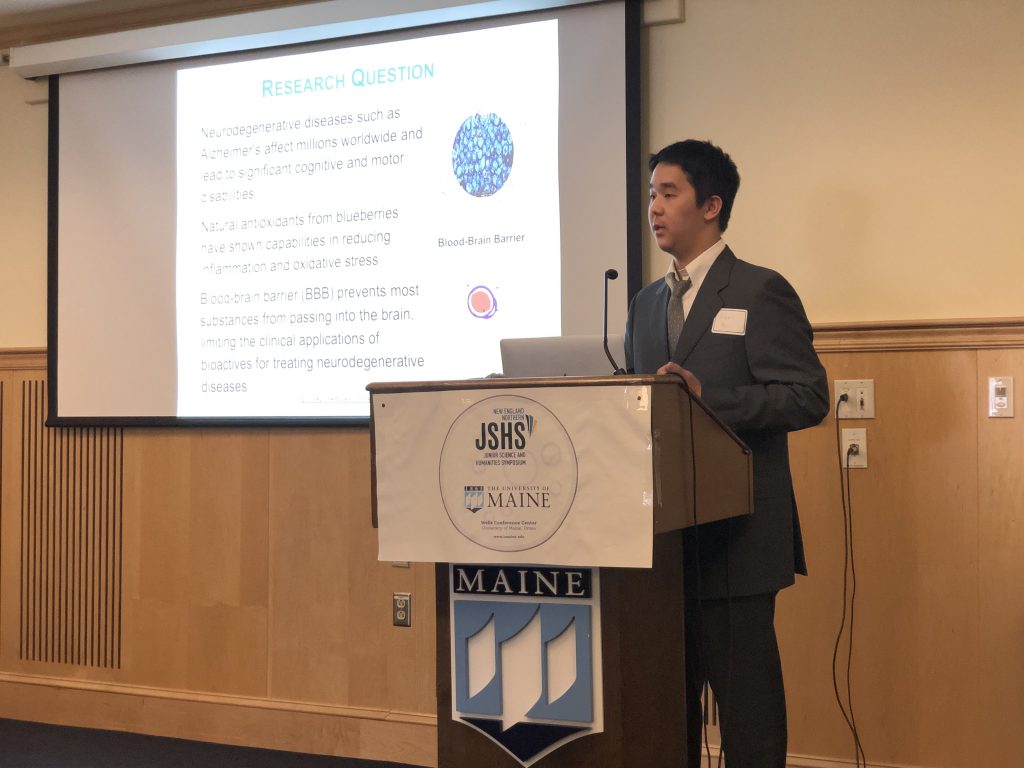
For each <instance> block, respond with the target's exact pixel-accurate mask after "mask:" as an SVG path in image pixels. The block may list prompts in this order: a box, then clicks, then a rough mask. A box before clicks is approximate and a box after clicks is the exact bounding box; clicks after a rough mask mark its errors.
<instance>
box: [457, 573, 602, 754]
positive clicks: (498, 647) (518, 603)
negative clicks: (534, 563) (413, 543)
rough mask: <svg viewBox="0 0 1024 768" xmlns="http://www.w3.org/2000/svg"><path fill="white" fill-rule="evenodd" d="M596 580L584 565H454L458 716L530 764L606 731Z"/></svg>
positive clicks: (595, 575)
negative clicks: (598, 695) (575, 741)
mask: <svg viewBox="0 0 1024 768" xmlns="http://www.w3.org/2000/svg"><path fill="white" fill-rule="evenodd" d="M596 582H597V573H596V571H592V570H591V569H585V568H584V569H567V568H551V567H528V566H514V567H513V566H465V565H453V566H452V567H451V624H452V677H453V680H452V683H453V686H452V698H453V701H452V712H453V717H454V718H455V719H457V720H461V721H462V722H464V723H466V724H467V725H470V726H472V727H474V728H477V729H478V730H480V731H482V732H483V733H484V734H486V735H487V736H489V737H490V738H491V739H493V740H494V741H496V742H497V743H498V744H499V745H501V746H502V747H503V748H504V749H505V750H506V751H508V752H509V753H510V754H511V755H513V756H514V757H515V758H516V759H517V760H518V761H519V762H520V763H521V764H522V765H524V766H529V765H531V764H532V763H533V762H535V761H537V760H539V759H540V758H541V757H543V756H544V755H546V754H548V753H549V752H551V751H552V750H554V749H557V748H558V747H560V746H562V745H563V744H565V743H567V742H569V741H571V740H573V739H575V738H579V737H581V736H586V735H588V734H591V733H599V732H601V731H602V730H604V723H603V714H602V712H603V708H602V706H601V702H600V700H599V697H597V696H595V692H599V691H600V679H599V678H600V672H599V670H600V640H599V637H600V632H599V630H600V613H599V608H598V604H597V595H596V588H597V583H596ZM595 670H597V672H596V673H595ZM595 678H597V679H595Z"/></svg>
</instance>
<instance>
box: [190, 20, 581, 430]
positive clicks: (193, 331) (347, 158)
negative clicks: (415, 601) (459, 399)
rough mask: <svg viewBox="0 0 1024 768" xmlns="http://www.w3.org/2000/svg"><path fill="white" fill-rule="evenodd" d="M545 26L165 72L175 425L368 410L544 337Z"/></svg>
mask: <svg viewBox="0 0 1024 768" xmlns="http://www.w3.org/2000/svg"><path fill="white" fill-rule="evenodd" d="M557 24H558V22H557V21H541V22H535V23H529V24H521V25H515V26H508V27H502V28H496V29H489V30H481V31H473V32H461V33H458V34H449V35H440V36H435V37H428V38H422V39H415V40H405V41H399V42H390V43H383V44H376V45H372V46H370V45H368V46H363V47H354V48H346V49H341V50H335V51H326V52H316V53H306V54H301V55H293V56H285V57H279V58H272V59H263V60H260V61H250V62H244V63H237V64H221V65H217V66H211V67H200V68H194V69H187V70H182V71H180V72H179V73H178V75H177V78H178V80H177V103H178V107H177V109H178V113H177V114H178V117H177V178H178V192H177V262H176V291H177V293H176V307H177V320H176V323H177V351H178V360H177V370H178V375H177V391H178V399H177V402H178V414H177V415H178V416H210V417H217V416H253V417H261V416H295V417H316V416H365V415H366V414H367V413H368V398H367V394H366V392H365V389H364V388H365V385H366V383H367V382H369V381H388V380H424V379H437V378H466V377H473V376H483V375H486V374H488V373H492V372H495V371H499V370H500V357H499V354H498V341H499V340H500V339H501V338H503V337H506V336H535V335H536V336H546V335H557V334H559V333H560V331H561V319H560V318H561V308H560V295H561V279H560V263H561V260H560V247H559V237H560V223H559V200H558V193H559V190H558V27H557ZM524 51H529V56H523V55H522V54H523V52H524Z"/></svg>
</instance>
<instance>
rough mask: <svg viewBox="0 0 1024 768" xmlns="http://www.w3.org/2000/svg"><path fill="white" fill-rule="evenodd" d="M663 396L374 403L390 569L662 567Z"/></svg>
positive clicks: (456, 395)
mask: <svg viewBox="0 0 1024 768" xmlns="http://www.w3.org/2000/svg"><path fill="white" fill-rule="evenodd" d="M650 406H651V388H650V387H649V386H635V385H625V386H618V387H614V386H595V387H573V388H552V387H537V388H509V389H501V388H490V389H476V388H474V389H465V390H459V389H455V390H444V391H414V392H396V393H384V394H381V393H374V395H373V398H372V401H371V408H372V411H373V422H374V451H375V468H376V494H377V495H376V505H377V506H376V509H377V519H378V526H379V553H378V556H379V558H380V559H381V560H407V561H426V562H453V561H454V562H472V563H496V564H497V563H504V564H515V563H526V564H552V565H561V566H566V565H590V566H617V567H640V568H648V567H650V565H651V547H652V540H653V528H654V524H653V507H654V488H653V472H652V458H651V457H652V443H651V408H650Z"/></svg>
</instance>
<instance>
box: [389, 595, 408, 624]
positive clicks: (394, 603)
mask: <svg viewBox="0 0 1024 768" xmlns="http://www.w3.org/2000/svg"><path fill="white" fill-rule="evenodd" d="M391 623H392V624H394V625H395V626H396V627H411V626H412V594H411V593H409V592H395V593H394V594H392V595H391Z"/></svg>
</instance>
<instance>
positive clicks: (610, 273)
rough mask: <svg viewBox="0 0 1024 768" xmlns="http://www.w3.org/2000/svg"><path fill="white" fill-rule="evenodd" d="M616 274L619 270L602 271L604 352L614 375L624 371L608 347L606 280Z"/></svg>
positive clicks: (614, 276) (611, 278) (613, 278)
mask: <svg viewBox="0 0 1024 768" xmlns="http://www.w3.org/2000/svg"><path fill="white" fill-rule="evenodd" d="M618 276H619V272H618V270H616V269H606V270H605V271H604V353H605V354H606V355H608V362H609V363H611V364H612V373H613V374H614V375H616V376H618V375H619V374H623V373H625V371H624V370H623V369H622V368H619V364H618V363H616V362H615V358H614V357H612V353H611V350H609V349H608V281H609V280H615V279H617V278H618Z"/></svg>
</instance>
